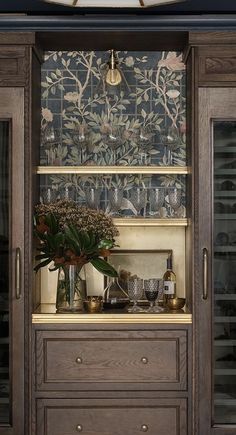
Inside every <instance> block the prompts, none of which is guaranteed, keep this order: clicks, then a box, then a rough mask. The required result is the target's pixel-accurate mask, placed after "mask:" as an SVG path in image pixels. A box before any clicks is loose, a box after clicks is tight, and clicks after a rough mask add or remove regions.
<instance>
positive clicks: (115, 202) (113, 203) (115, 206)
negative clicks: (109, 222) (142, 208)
mask: <svg viewBox="0 0 236 435" xmlns="http://www.w3.org/2000/svg"><path fill="white" fill-rule="evenodd" d="M123 196H124V190H123V189H122V188H118V187H114V188H111V189H109V191H108V200H109V203H110V207H111V214H112V215H113V216H120V213H119V210H120V209H121V205H122V200H123Z"/></svg>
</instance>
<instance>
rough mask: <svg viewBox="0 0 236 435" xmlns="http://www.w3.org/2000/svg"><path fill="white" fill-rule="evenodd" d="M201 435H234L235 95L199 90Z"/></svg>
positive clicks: (197, 204) (197, 229)
mask: <svg viewBox="0 0 236 435" xmlns="http://www.w3.org/2000/svg"><path fill="white" fill-rule="evenodd" d="M198 121H199V137H198V151H197V153H198V166H197V168H195V171H196V172H195V195H196V197H197V200H196V201H195V216H196V218H195V234H196V237H195V253H196V255H195V266H196V267H195V270H194V274H195V301H196V304H195V310H196V312H195V319H196V320H195V322H196V325H195V331H196V332H195V340H196V346H197V347H196V348H197V355H198V356H197V360H196V363H197V364H196V370H195V375H196V384H195V388H196V391H197V393H196V394H197V396H198V401H197V404H196V408H195V409H196V415H197V419H196V423H195V424H196V433H197V434H198V435H213V434H214V435H225V434H226V433H227V434H229V435H231V434H234V433H236V88H200V90H199V114H198Z"/></svg>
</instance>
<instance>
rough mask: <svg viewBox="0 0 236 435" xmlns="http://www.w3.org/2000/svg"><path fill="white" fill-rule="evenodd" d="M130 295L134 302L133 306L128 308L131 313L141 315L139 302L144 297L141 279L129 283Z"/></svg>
mask: <svg viewBox="0 0 236 435" xmlns="http://www.w3.org/2000/svg"><path fill="white" fill-rule="evenodd" d="M128 295H129V298H130V300H131V301H132V302H133V306H132V307H131V308H128V312H129V313H141V312H143V310H142V308H140V307H138V300H139V299H141V298H142V296H143V280H142V279H141V278H134V279H130V280H129V281H128Z"/></svg>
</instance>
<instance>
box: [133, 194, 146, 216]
mask: <svg viewBox="0 0 236 435" xmlns="http://www.w3.org/2000/svg"><path fill="white" fill-rule="evenodd" d="M130 199H131V202H132V204H133V206H134V208H135V209H136V211H137V213H138V214H140V212H141V210H142V209H143V208H145V207H146V204H147V190H146V189H145V188H142V187H134V188H133V189H132V190H131V196H130Z"/></svg>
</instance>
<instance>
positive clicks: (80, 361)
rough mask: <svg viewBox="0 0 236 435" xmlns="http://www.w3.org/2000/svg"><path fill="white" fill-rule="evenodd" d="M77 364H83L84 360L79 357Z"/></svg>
mask: <svg viewBox="0 0 236 435" xmlns="http://www.w3.org/2000/svg"><path fill="white" fill-rule="evenodd" d="M75 361H76V362H77V364H82V362H83V360H82V358H81V357H80V356H78V357H77V358H76V360H75Z"/></svg>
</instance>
